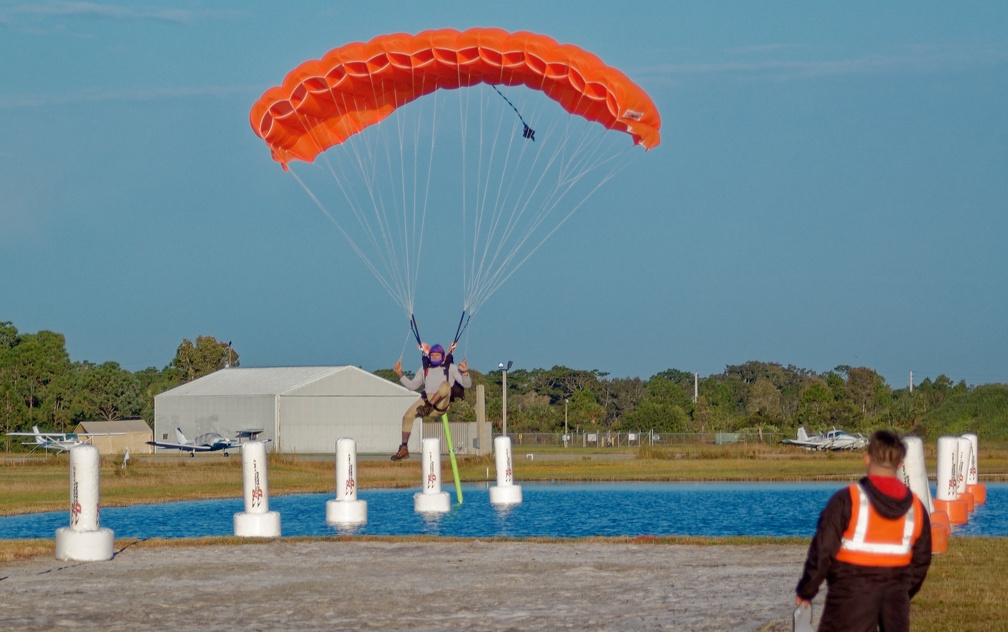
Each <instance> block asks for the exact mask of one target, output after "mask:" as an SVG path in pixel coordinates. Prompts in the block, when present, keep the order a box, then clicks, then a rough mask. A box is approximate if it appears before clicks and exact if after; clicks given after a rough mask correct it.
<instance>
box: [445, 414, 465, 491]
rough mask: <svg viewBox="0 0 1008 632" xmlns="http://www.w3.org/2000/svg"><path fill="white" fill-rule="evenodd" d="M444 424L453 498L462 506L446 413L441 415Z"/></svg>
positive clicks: (459, 483)
mask: <svg viewBox="0 0 1008 632" xmlns="http://www.w3.org/2000/svg"><path fill="white" fill-rule="evenodd" d="M441 421H442V422H443V423H444V434H445V440H446V441H447V442H448V456H449V457H450V458H451V465H452V474H453V475H454V476H455V496H456V497H457V498H458V501H459V504H460V505H461V504H462V483H461V482H459V475H458V463H456V462H455V446H454V445H452V438H451V430H449V429H448V413H445V414H443V415H441Z"/></svg>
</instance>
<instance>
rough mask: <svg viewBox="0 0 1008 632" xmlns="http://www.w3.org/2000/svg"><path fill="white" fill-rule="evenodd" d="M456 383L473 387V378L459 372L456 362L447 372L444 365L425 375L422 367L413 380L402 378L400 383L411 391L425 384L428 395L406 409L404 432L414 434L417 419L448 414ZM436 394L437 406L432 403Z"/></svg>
mask: <svg viewBox="0 0 1008 632" xmlns="http://www.w3.org/2000/svg"><path fill="white" fill-rule="evenodd" d="M455 382H458V383H459V384H461V385H462V387H463V388H469V387H470V386H472V378H470V377H469V375H468V374H467V373H462V372H461V371H459V370H458V367H457V366H456V365H455V363H454V362H452V363H451V364H449V365H448V367H447V371H446V370H445V366H444V365H441V366H432V367H430V368H429V369H427V374H426V375H424V369H423V367H422V366H421V367H420V370H419V371H417V372H416V373H415V374H414V375H413V377H412V378H408V377H406V376H405V375H403V376H402V377H400V378H399V383H400V384H402V385H403V386H405V387H406V388H408V389H410V390H411V391H412V390H415V389H416V388H417V387H418V386H420V385H421V384H423V388H424V394H425V395H426V397H421V398H420V399H418V400H417V401H416V403H415V404H413V405H412V406H410V407H409V408H408V409H406V413H405V414H404V415H403V418H402V431H403V432H412V431H413V422H414V420H416V419H419V418H422V417H440V416H441V415H443V414H445V413H446V412H448V404H449V402H450V400H451V397H450V395H451V387H452V384H453V383H455ZM435 393H436V394H437V395H438V403H437V406H434V405H433V404H431V403H430V399H431V398H432V397H434V395H435Z"/></svg>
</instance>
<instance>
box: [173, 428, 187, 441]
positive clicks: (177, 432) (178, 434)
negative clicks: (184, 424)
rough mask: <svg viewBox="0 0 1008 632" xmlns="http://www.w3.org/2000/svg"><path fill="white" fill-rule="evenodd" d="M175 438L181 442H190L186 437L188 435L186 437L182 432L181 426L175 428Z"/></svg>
mask: <svg viewBox="0 0 1008 632" xmlns="http://www.w3.org/2000/svg"><path fill="white" fill-rule="evenodd" d="M175 439H176V441H178V442H179V443H181V444H186V443H189V440H188V439H186V437H185V435H184V434H182V429H181V428H176V429H175Z"/></svg>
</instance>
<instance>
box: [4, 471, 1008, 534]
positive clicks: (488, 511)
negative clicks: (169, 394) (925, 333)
mask: <svg viewBox="0 0 1008 632" xmlns="http://www.w3.org/2000/svg"><path fill="white" fill-rule="evenodd" d="M843 485H844V484H843V483H564V484H549V483H522V492H523V502H522V503H520V504H517V505H509V506H495V505H492V504H490V494H489V490H488V488H487V487H486V486H485V485H482V484H480V485H466V486H464V497H465V503H463V504H461V505H458V504H453V505H452V509H451V511H449V512H448V513H446V514H418V513H417V512H415V511H414V509H413V494H414V493H416V490H415V489H405V490H361V491H359V492H358V497H359V498H360V499H361V500H366V501H367V503H368V521H367V523H366V524H363V525H357V526H340V527H332V526H330V525H328V524H326V522H325V515H326V508H325V503H326V501H328V500H331V499H332V498H333V496H334V495H333V494H298V495H293V496H275V497H273V498H271V499H270V509H271V510H274V511H278V512H280V514H281V528H282V531H283V534H284V535H285V536H319V535H336V534H339V535H353V534H357V535H418V534H419V535H440V536H456V537H473V538H480V537H518V538H523V537H569V538H577V537H587V536H631V537H632V536H665V535H686V536H734V535H740V536H798V537H811V536H812V534H813V533H814V532H815V526H816V521H817V520H818V517H819V512H820V511H821V510H822V508H823V506H824V505H825V504H826V501H827V500H828V499H829V497H830V495H832V494H833V493H834V492H835V491H836V490H838V489H840V488H841V487H842V486H843ZM987 489H988V499H987V504H985V505H981V506H978V507H977V509H976V511H975V512H974V513H973V514H972V515H971V517H970V521H969V523H967V524H966V525H962V526H956V527H955V528H954V530H953V533H954V534H962V535H986V536H1008V510H1006V507H1005V504H1006V503H1005V501H1006V500H1008V484H1005V483H991V484H988V485H987ZM453 498H454V497H453ZM243 509H244V505H243V501H242V499H241V498H234V499H226V500H203V501H185V502H174V503H165V504H160V505H135V506H132V507H107V508H103V509H102V511H101V525H102V526H103V527H108V528H110V529H112V530H113V531H114V532H115V535H116V537H118V538H130V537H134V538H150V537H162V538H179V537H199V536H206V535H221V536H227V535H232V534H233V533H234V523H233V516H234V514H235V513H237V512H240V511H242V510H243ZM68 523H69V515H68V512H66V511H60V512H51V513H44V514H32V515H24V516H10V517H6V518H0V539H18V538H51V537H53V536H54V534H55V532H56V529H57V528H59V527H65V526H67V524H68Z"/></svg>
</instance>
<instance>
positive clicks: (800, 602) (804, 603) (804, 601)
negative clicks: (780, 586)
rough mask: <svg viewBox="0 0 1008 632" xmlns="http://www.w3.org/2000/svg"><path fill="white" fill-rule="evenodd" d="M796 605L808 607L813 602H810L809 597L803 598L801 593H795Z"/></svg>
mask: <svg viewBox="0 0 1008 632" xmlns="http://www.w3.org/2000/svg"><path fill="white" fill-rule="evenodd" d="M794 605H796V606H801V607H802V608H808V607H809V605H811V604H809V600H808V599H802V598H801V597H800V596H799V595H795V596H794Z"/></svg>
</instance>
